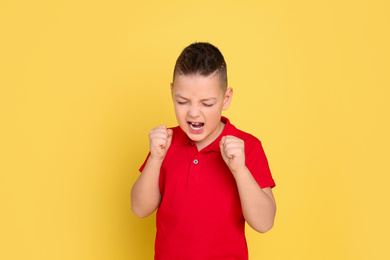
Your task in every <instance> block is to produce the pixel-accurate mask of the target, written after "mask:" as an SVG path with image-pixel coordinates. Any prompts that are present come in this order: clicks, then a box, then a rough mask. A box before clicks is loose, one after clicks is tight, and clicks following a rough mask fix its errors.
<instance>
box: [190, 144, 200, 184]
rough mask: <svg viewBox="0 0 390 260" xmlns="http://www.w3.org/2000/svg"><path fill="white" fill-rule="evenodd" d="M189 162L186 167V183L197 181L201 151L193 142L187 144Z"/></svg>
mask: <svg viewBox="0 0 390 260" xmlns="http://www.w3.org/2000/svg"><path fill="white" fill-rule="evenodd" d="M189 146H190V147H189V148H190V149H189V150H190V158H191V163H190V167H189V169H188V185H191V184H196V183H198V182H199V174H200V166H201V153H200V152H198V149H197V147H196V145H195V144H194V143H192V142H191V143H190V144H189Z"/></svg>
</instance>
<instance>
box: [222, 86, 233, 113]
mask: <svg viewBox="0 0 390 260" xmlns="http://www.w3.org/2000/svg"><path fill="white" fill-rule="evenodd" d="M232 98H233V89H232V88H228V89H227V90H226V92H225V97H224V98H223V106H222V110H226V109H228V108H229V106H230V102H232Z"/></svg>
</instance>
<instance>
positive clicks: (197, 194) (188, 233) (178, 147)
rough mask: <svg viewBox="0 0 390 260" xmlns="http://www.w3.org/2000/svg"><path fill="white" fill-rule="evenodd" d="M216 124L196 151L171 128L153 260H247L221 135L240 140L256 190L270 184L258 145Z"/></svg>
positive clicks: (241, 221) (242, 222) (242, 224)
mask: <svg viewBox="0 0 390 260" xmlns="http://www.w3.org/2000/svg"><path fill="white" fill-rule="evenodd" d="M221 121H222V122H224V123H225V128H224V130H223V132H222V134H221V135H220V136H219V137H218V138H217V139H216V140H215V141H214V142H212V143H211V144H210V145H209V146H207V147H205V148H204V149H203V150H201V151H198V149H197V147H196V144H195V143H194V142H193V141H192V140H190V139H189V138H188V136H187V135H186V134H185V133H184V132H183V131H182V130H181V128H180V127H179V126H177V127H175V128H172V130H173V136H172V143H171V146H170V148H169V150H168V152H167V155H166V157H165V159H164V162H163V164H162V166H161V171H160V192H161V195H162V200H161V204H160V206H159V208H158V210H157V216H156V222H157V234H156V242H155V259H158V260H192V259H194V260H206V259H210V260H215V259H224V260H227V259H240V260H241V259H242V260H244V259H248V249H247V245H246V240H245V231H244V228H245V219H244V217H243V214H242V209H241V203H240V198H239V194H238V190H237V186H236V182H235V180H234V177H233V175H232V173H231V172H230V170H229V168H228V167H227V165H226V164H225V162H224V161H223V159H222V156H221V152H220V148H219V141H220V140H221V138H222V136H225V135H233V136H236V137H238V138H240V139H242V140H244V142H245V159H246V166H247V168H248V169H249V171H250V172H251V173H252V175H253V177H254V178H255V179H256V181H257V183H258V184H259V186H260V187H261V188H266V187H274V186H275V182H274V180H273V179H272V176H271V173H270V170H269V167H268V162H267V158H266V156H265V154H264V151H263V148H262V146H261V142H260V141H259V140H258V139H257V138H256V137H254V136H252V135H250V134H248V133H245V132H243V131H240V130H238V129H237V128H235V127H234V126H233V125H232V124H230V122H229V120H228V119H227V118H225V117H222V118H221ZM145 163H146V161H145ZM145 163H144V164H143V165H142V166H141V168H140V171H142V170H143V168H144V165H145Z"/></svg>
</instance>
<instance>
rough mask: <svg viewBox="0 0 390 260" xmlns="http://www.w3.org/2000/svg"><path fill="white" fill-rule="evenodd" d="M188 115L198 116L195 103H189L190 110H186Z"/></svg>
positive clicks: (198, 111) (198, 112) (197, 108)
mask: <svg viewBox="0 0 390 260" xmlns="http://www.w3.org/2000/svg"><path fill="white" fill-rule="evenodd" d="M188 115H189V116H190V117H192V118H196V117H198V116H200V109H199V107H198V106H196V105H191V106H190V110H189V111H188Z"/></svg>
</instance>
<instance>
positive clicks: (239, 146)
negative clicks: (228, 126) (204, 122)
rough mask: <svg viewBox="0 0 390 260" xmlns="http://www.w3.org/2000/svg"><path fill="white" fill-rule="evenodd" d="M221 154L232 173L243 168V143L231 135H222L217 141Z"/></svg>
mask: <svg viewBox="0 0 390 260" xmlns="http://www.w3.org/2000/svg"><path fill="white" fill-rule="evenodd" d="M219 147H220V149H221V155H222V158H223V160H224V161H225V163H226V165H227V166H228V167H229V169H230V171H231V172H232V173H233V174H236V173H238V172H240V171H242V170H244V169H245V167H246V166H245V144H244V141H243V140H241V139H240V138H237V137H235V136H232V135H227V136H223V137H222V139H221V141H220V142H219Z"/></svg>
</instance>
